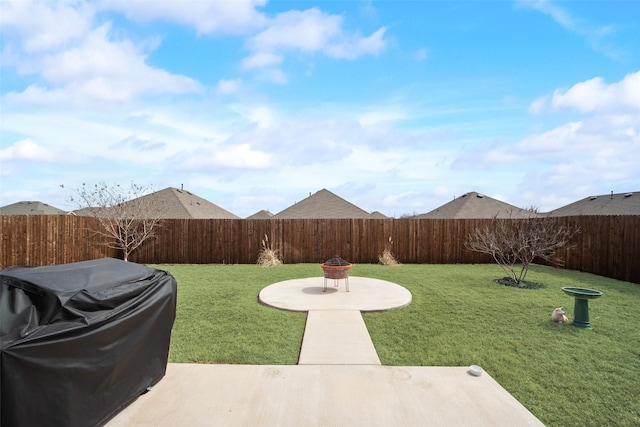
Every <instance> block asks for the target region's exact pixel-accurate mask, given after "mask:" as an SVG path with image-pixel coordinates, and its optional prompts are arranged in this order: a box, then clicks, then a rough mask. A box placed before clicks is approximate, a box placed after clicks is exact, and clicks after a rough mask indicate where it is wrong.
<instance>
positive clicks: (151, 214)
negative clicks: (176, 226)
mask: <svg viewBox="0 0 640 427" xmlns="http://www.w3.org/2000/svg"><path fill="white" fill-rule="evenodd" d="M77 193H78V194H77V196H76V197H72V198H71V201H72V202H75V203H76V204H77V205H78V207H80V208H81V209H82V211H84V212H86V213H87V214H88V215H90V216H93V217H95V218H96V219H97V220H98V222H99V223H100V230H97V231H96V233H97V234H98V235H100V236H102V237H104V238H106V245H107V246H108V247H110V248H115V249H118V250H121V251H122V254H123V258H124V260H125V261H128V259H129V255H131V253H132V252H133V251H135V250H136V249H137V248H138V247H140V245H142V243H143V242H144V241H145V240H147V239H148V238H150V237H152V236H154V235H155V234H154V229H155V227H156V226H158V224H159V222H160V220H161V218H162V216H163V214H164V213H165V208H164V207H163V206H161V205H160V203H159V201H158V200H157V199H155V198H154V197H153V196H151V195H148V193H149V190H147V189H146V188H144V187H142V186H139V185H137V184H134V183H133V182H132V183H131V186H130V187H129V188H128V189H124V188H122V187H120V185H118V184H113V185H111V186H109V185H107V184H105V183H104V182H100V183H98V184H95V186H93V187H92V186H88V185H86V184H82V187H81V188H79V189H78V190H77ZM145 195H146V197H143V196H145Z"/></svg>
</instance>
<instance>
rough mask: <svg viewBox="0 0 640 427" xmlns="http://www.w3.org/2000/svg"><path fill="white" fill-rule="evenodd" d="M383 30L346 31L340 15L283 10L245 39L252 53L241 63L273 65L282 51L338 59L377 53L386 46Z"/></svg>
mask: <svg viewBox="0 0 640 427" xmlns="http://www.w3.org/2000/svg"><path fill="white" fill-rule="evenodd" d="M385 31H386V28H384V27H382V28H380V29H379V30H377V31H376V32H374V33H373V34H371V35H370V36H368V37H363V36H361V35H360V34H358V33H356V34H347V33H346V32H345V31H344V29H343V17H342V16H340V15H331V14H327V13H325V12H322V11H321V10H319V9H318V8H312V9H307V10H304V11H297V10H292V11H287V12H283V13H280V14H278V15H277V16H276V17H275V18H273V19H271V20H270V21H269V22H268V24H267V26H266V28H265V29H264V30H262V31H261V32H259V33H258V34H256V35H254V36H253V37H251V38H250V39H249V40H248V41H247V43H246V46H247V48H248V49H249V50H251V51H252V52H253V53H252V54H251V55H250V56H249V57H248V58H246V59H245V61H243V66H244V67H245V68H255V67H260V66H267V65H274V64H277V63H279V62H281V61H282V58H281V56H280V55H281V52H285V51H299V52H306V53H317V52H320V53H323V54H325V55H327V56H329V57H333V58H340V59H355V58H357V57H359V56H362V55H368V54H377V53H379V52H380V51H382V50H383V49H384V48H385V47H386V40H384V34H385Z"/></svg>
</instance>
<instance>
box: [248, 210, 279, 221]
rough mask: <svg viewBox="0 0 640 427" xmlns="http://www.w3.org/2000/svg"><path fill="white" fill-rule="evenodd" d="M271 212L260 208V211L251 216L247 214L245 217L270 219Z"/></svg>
mask: <svg viewBox="0 0 640 427" xmlns="http://www.w3.org/2000/svg"><path fill="white" fill-rule="evenodd" d="M272 217H273V214H272V213H271V212H269V211H266V210H264V209H263V210H261V211H260V212H256V213H254V214H253V215H251V216H248V217H247V219H271V218H272Z"/></svg>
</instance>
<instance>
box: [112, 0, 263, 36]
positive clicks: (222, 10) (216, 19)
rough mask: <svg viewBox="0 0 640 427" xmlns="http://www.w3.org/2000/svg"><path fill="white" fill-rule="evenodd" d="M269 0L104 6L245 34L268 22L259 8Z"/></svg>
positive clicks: (142, 18) (142, 17)
mask: <svg viewBox="0 0 640 427" xmlns="http://www.w3.org/2000/svg"><path fill="white" fill-rule="evenodd" d="M266 3H267V0H233V1H202V0H181V1H139V0H137V1H121V0H104V1H103V2H102V7H104V8H105V9H109V10H115V11H118V12H122V13H124V14H125V16H126V17H127V18H128V19H130V20H132V21H135V22H151V21H155V20H162V21H168V22H175V23H178V24H182V25H188V26H191V27H193V28H195V29H196V30H197V31H198V33H199V34H212V33H229V34H243V33H245V32H247V31H249V30H252V29H255V28H258V27H260V26H262V25H263V24H264V21H265V17H264V15H263V14H262V13H261V12H259V11H258V10H256V9H257V8H258V7H260V6H263V5H265V4H266Z"/></svg>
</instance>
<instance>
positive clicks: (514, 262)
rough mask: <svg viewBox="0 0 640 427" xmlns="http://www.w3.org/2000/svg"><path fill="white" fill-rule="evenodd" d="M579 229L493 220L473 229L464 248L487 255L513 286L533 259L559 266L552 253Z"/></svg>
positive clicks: (549, 221) (552, 222) (539, 221)
mask: <svg viewBox="0 0 640 427" xmlns="http://www.w3.org/2000/svg"><path fill="white" fill-rule="evenodd" d="M579 231H580V230H579V229H578V228H577V227H570V226H568V225H566V224H560V223H559V222H558V220H557V219H556V218H539V217H535V218H534V217H532V218H527V219H510V218H509V219H497V218H494V219H493V221H492V223H491V226H485V227H483V228H478V229H476V230H475V231H474V232H473V233H471V234H469V235H468V236H467V238H466V239H465V242H464V243H465V247H466V248H467V249H469V250H472V251H475V252H481V253H485V254H489V255H491V256H492V257H493V259H494V260H495V261H496V263H498V265H499V266H500V267H502V268H503V270H504V271H505V272H507V274H509V277H510V279H511V280H513V282H514V283H516V284H519V283H520V282H522V281H523V280H524V278H525V277H526V275H527V272H528V271H529V266H530V265H531V264H532V263H533V261H534V260H535V259H536V258H539V259H542V260H545V261H547V262H550V263H552V264H554V265H562V260H561V259H559V258H557V257H556V256H555V255H556V252H557V251H558V250H559V249H561V248H564V247H565V246H567V245H569V243H570V241H571V239H572V238H573V236H574V235H575V234H576V233H578V232H579Z"/></svg>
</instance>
